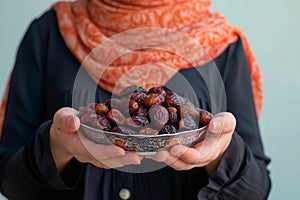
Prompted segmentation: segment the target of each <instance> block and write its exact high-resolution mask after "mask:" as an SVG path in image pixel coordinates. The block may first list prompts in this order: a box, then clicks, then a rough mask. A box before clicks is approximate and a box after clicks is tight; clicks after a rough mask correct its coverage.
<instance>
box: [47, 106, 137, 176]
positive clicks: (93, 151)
mask: <svg viewBox="0 0 300 200" xmlns="http://www.w3.org/2000/svg"><path fill="white" fill-rule="evenodd" d="M74 111H75V110H73V109H72V108H67V107H65V108H62V109H60V110H58V111H57V112H56V113H55V115H54V118H53V124H52V126H51V128H50V148H51V152H52V156H53V159H54V162H55V165H56V167H57V170H58V171H59V172H61V171H62V170H63V169H64V167H65V166H66V165H67V163H68V162H69V161H70V160H71V159H72V158H73V157H75V158H76V159H77V160H78V161H79V162H82V163H91V164H93V165H95V166H97V167H99V168H105V169H109V168H117V167H122V166H124V165H130V164H136V165H138V164H140V163H141V160H142V158H141V157H140V156H139V155H137V154H135V153H125V151H124V149H122V148H121V147H118V146H115V145H101V144H96V143H93V142H92V141H89V140H88V139H86V138H84V137H79V135H78V133H77V130H78V129H79V126H80V121H79V118H78V117H77V116H75V115H74V113H75V112H74ZM86 147H87V148H88V150H87V148H86Z"/></svg>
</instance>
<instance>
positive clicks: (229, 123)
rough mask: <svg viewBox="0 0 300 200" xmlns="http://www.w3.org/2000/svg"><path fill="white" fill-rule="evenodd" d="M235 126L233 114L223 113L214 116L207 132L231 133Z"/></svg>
mask: <svg viewBox="0 0 300 200" xmlns="http://www.w3.org/2000/svg"><path fill="white" fill-rule="evenodd" d="M235 126H236V119H235V117H234V116H233V114H231V113H229V112H223V113H219V114H217V115H215V117H214V118H213V119H212V120H211V121H210V123H209V126H208V131H209V132H211V133H216V134H221V133H232V132H233V130H234V129H235Z"/></svg>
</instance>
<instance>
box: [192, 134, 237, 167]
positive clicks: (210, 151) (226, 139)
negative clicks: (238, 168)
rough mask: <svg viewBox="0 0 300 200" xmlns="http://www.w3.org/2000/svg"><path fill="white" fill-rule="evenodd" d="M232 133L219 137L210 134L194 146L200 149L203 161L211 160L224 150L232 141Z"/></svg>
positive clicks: (200, 156) (200, 157)
mask: <svg viewBox="0 0 300 200" xmlns="http://www.w3.org/2000/svg"><path fill="white" fill-rule="evenodd" d="M231 137H232V134H221V135H218V137H216V136H214V134H209V135H207V136H206V137H205V139H204V140H203V141H202V142H199V143H198V144H196V145H195V146H194V149H197V150H198V151H199V159H200V161H201V162H211V161H213V160H214V159H216V158H217V157H218V156H219V155H220V154H221V153H222V152H224V151H225V150H226V149H227V147H228V145H229V143H230V141H231Z"/></svg>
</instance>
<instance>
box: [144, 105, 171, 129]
mask: <svg viewBox="0 0 300 200" xmlns="http://www.w3.org/2000/svg"><path fill="white" fill-rule="evenodd" d="M149 117H150V120H151V124H153V125H154V126H155V127H157V128H159V129H160V128H162V127H163V126H164V125H166V123H167V122H168V120H169V113H168V110H167V109H166V108H165V107H163V106H161V105H155V106H153V107H151V108H150V111H149Z"/></svg>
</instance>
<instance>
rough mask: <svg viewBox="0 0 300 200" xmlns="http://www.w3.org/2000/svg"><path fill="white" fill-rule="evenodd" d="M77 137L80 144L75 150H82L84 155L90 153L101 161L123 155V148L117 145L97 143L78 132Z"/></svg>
mask: <svg viewBox="0 0 300 200" xmlns="http://www.w3.org/2000/svg"><path fill="white" fill-rule="evenodd" d="M78 139H79V140H80V141H79V142H80V143H81V145H79V147H78V149H77V151H78V152H82V153H83V152H84V153H85V155H87V154H91V155H92V156H93V157H94V158H95V159H96V160H99V161H101V160H105V159H109V158H113V157H120V156H124V155H125V151H124V149H122V148H121V147H119V146H116V145H104V144H97V143H94V142H93V141H90V140H89V139H87V138H86V137H84V136H83V135H80V134H79V137H78Z"/></svg>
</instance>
